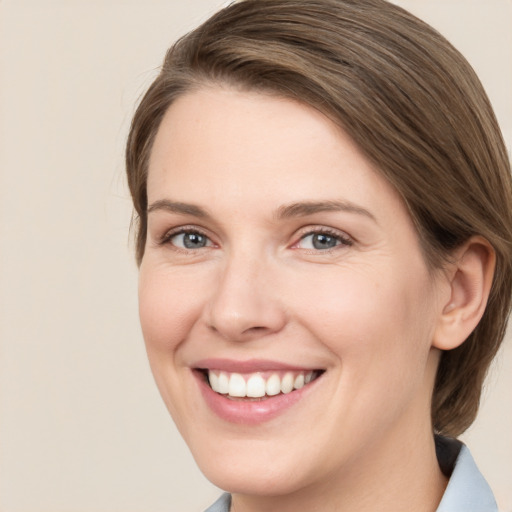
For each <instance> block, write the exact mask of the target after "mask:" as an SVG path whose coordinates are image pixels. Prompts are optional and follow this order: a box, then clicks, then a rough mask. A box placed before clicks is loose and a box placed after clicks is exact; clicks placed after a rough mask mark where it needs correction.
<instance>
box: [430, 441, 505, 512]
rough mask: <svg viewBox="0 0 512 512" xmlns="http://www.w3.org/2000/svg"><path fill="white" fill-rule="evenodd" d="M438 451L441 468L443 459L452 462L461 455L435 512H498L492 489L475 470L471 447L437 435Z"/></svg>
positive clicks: (456, 461)
mask: <svg viewBox="0 0 512 512" xmlns="http://www.w3.org/2000/svg"><path fill="white" fill-rule="evenodd" d="M436 448H437V454H438V459H439V464H440V466H441V467H442V466H443V460H444V461H449V460H450V459H452V458H453V455H454V454H456V453H457V452H458V455H457V456H456V459H455V463H454V466H453V469H452V472H451V476H450V480H449V481H448V485H447V487H446V490H445V492H444V495H443V499H442V500H441V503H440V504H439V507H438V508H437V511H436V512H498V507H497V505H496V501H495V499H494V496H493V494H492V491H491V488H490V487H489V484H488V483H487V482H486V481H485V478H484V477H483V476H482V474H481V473H480V471H479V470H478V468H477V467H476V464H475V461H474V460H473V457H472V456H471V453H470V451H469V449H468V447H467V446H465V445H464V444H462V443H461V442H460V441H457V440H456V439H449V438H446V437H439V436H438V437H436ZM443 472H444V468H443Z"/></svg>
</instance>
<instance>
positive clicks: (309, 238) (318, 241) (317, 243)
mask: <svg viewBox="0 0 512 512" xmlns="http://www.w3.org/2000/svg"><path fill="white" fill-rule="evenodd" d="M340 243H341V242H340V239H339V238H338V237H336V236H333V235H329V234H327V233H311V234H309V235H306V236H305V237H304V238H302V240H301V241H300V246H301V248H302V249H316V250H318V251H321V250H325V249H332V248H333V247H336V246H337V245H339V244H340Z"/></svg>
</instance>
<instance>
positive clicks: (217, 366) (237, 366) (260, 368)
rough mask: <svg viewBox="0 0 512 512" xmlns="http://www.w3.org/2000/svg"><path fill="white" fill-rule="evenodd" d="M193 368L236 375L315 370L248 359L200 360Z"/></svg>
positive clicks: (266, 360) (277, 362)
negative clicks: (234, 373)
mask: <svg viewBox="0 0 512 512" xmlns="http://www.w3.org/2000/svg"><path fill="white" fill-rule="evenodd" d="M192 367H193V368H196V369H198V370H220V371H225V372H238V373H255V372H265V371H272V370H290V371H292V370H295V371H308V370H317V369H318V368H312V367H310V366H302V365H294V364H289V363H283V362H280V361H272V360H269V359H249V360H246V361H237V360H234V359H217V358H210V359H202V360H200V361H197V362H195V363H194V364H193V365H192Z"/></svg>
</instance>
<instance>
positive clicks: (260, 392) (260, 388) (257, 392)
mask: <svg viewBox="0 0 512 512" xmlns="http://www.w3.org/2000/svg"><path fill="white" fill-rule="evenodd" d="M247 396H250V397H252V398H259V397H261V396H265V380H264V379H263V377H262V376H261V375H253V376H252V377H251V378H250V379H249V380H248V381H247Z"/></svg>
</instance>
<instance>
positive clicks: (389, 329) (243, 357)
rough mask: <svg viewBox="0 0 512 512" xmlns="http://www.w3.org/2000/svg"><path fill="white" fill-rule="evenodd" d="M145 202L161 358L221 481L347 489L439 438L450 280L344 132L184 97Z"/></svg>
mask: <svg viewBox="0 0 512 512" xmlns="http://www.w3.org/2000/svg"><path fill="white" fill-rule="evenodd" d="M148 204H149V209H148V210H149V213H148V238H147V245H146V250H145V255H144V258H143V261H142V264H141V268H140V294H139V298H140V316H141V323H142V329H143V333H144V338H145V342H146V345H147V351H148V355H149V360H150V364H151V368H152V371H153V373H154V376H155V379H156V382H157V384H158V387H159V389H160V392H161V394H162V397H163V399H164V401H165V403H166V405H167V407H168V409H169V411H170V413H171V414H172V417H173V418H174V420H175V422H176V424H177V426H178V428H179V430H180V432H181V434H182V435H183V437H184V439H185V440H186V442H187V443H188V445H189V446H190V449H191V450H192V453H193V454H194V457H195V458H196V460H197V462H198V464H199V466H200V468H201V469H202V470H203V472H204V473H205V474H206V476H207V477H208V478H210V480H212V481H213V483H215V484H216V485H218V486H220V487H222V488H224V489H227V490H230V491H232V492H241V493H249V494H274V495H275V494H281V493H289V492H293V491H295V490H298V489H303V488H306V487H308V486H310V485H312V484H315V483H318V482H322V481H324V482H325V481H332V479H335V478H341V477H343V478H345V481H347V480H346V479H347V478H348V476H349V475H354V474H361V470H362V468H365V467H367V468H368V467H370V465H371V462H370V461H375V460H376V457H377V458H379V457H381V458H383V460H387V459H386V457H387V458H388V459H389V458H390V457H393V455H392V454H393V453H396V447H397V446H400V447H401V448H402V449H403V447H407V446H413V444H414V442H415V441H416V440H417V439H418V436H423V435H430V430H431V427H430V395H431V390H432V387H433V381H434V374H435V368H436V364H437V356H438V355H437V351H435V350H434V349H432V348H431V344H432V339H433V337H434V331H435V328H436V322H437V318H438V317H439V314H440V311H441V310H442V306H443V304H444V303H446V302H447V300H448V299H449V297H447V293H448V292H447V287H446V286H445V284H444V282H443V281H442V280H441V277H439V276H436V275H434V276H432V275H431V273H429V271H428V269H427V266H426V264H425V262H424V259H423V256H422V253H421V251H420V246H419V241H418V237H417V234H416V232H415V229H414V227H413V224H412V222H411V219H410V217H409V215H408V212H407V210H406V208H405V207H404V204H403V202H402V201H401V200H400V198H399V196H398V194H397V193H396V192H395V190H394V189H393V188H392V187H391V186H390V185H389V184H388V182H387V181H386V180H385V179H384V178H382V177H381V176H380V175H379V174H378V173H377V172H376V171H375V170H374V169H373V168H372V165H371V163H370V162H369V161H368V160H367V159H366V158H365V157H364V156H363V155H362V154H361V152H360V151H359V150H358V148H357V147H356V146H355V145H354V143H353V142H352V141H351V140H350V139H349V138H348V137H347V136H346V135H345V134H344V133H343V132H342V131H341V130H340V129H339V128H337V127H336V126H335V125H334V124H333V123H331V122H330V121H329V120H327V119H326V118H325V117H324V116H323V115H322V114H320V113H318V112H317V111H315V110H314V109H312V108H310V107H308V106H304V105H301V104H298V103H295V102H293V101H290V100H287V99H281V98H277V97H272V96H269V95H263V94H258V93H251V92H239V91H235V90H231V89H228V88H224V89H221V88H214V87H212V88H205V89H202V90H199V91H195V92H192V93H189V94H187V95H185V96H183V97H181V98H180V99H178V100H177V101H176V102H175V103H174V104H173V105H172V106H171V107H170V109H169V110H168V112H167V113H166V115H165V117H164V119H163V122H162V124H161V127H160V129H159V132H158V134H157V137H156V140H155V143H154V147H153V150H152V155H151V161H150V167H149V178H148ZM209 381H210V383H211V385H213V386H214V388H215V389H216V390H213V389H212V388H211V386H210V384H209V383H208V382H209ZM293 388H296V389H293ZM292 389H293V390H292ZM247 395H249V396H247ZM400 456H401V457H402V456H403V455H402V452H400ZM389 460H391V459H389ZM326 479H328V480H326Z"/></svg>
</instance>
